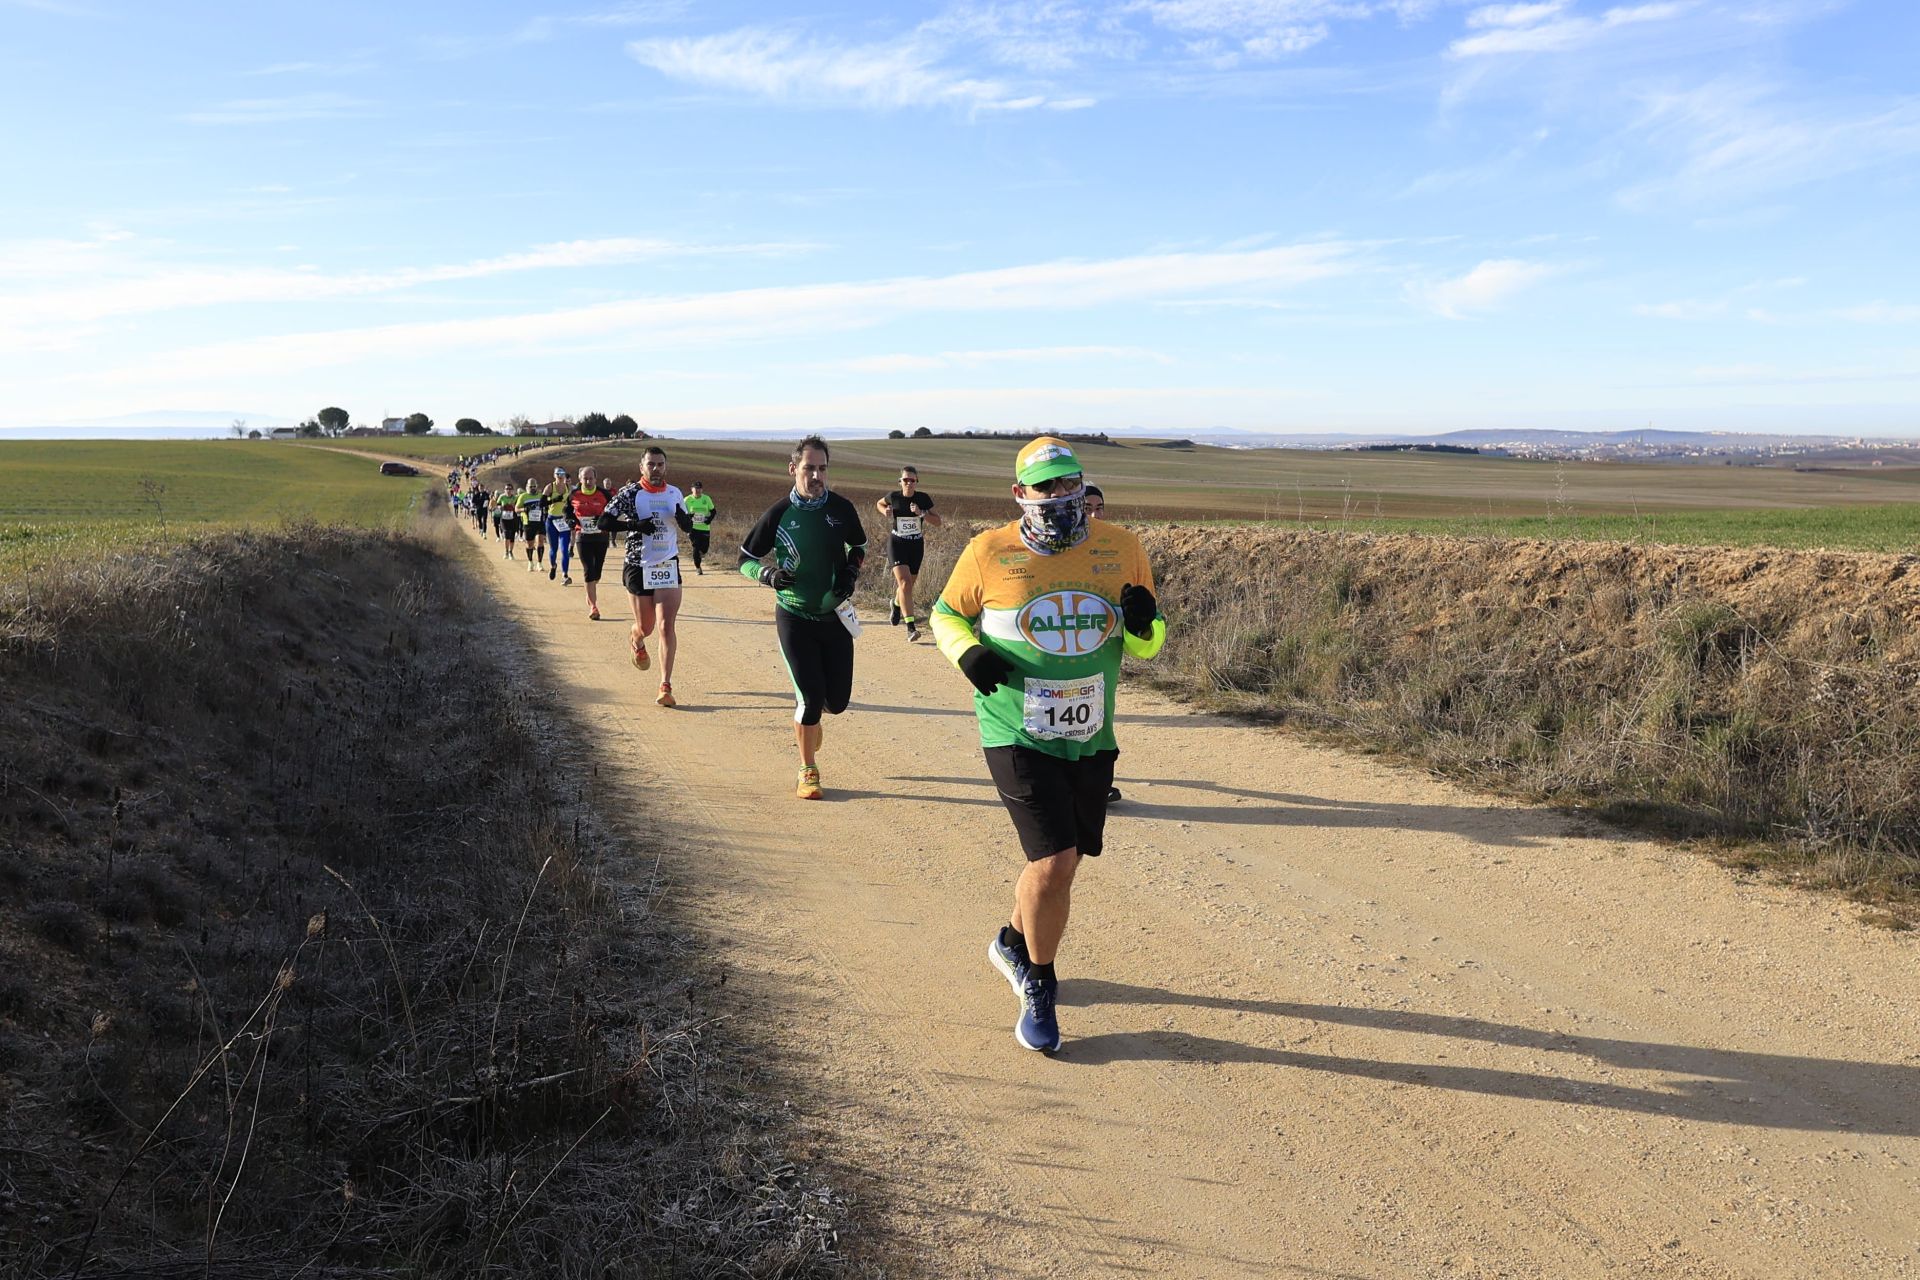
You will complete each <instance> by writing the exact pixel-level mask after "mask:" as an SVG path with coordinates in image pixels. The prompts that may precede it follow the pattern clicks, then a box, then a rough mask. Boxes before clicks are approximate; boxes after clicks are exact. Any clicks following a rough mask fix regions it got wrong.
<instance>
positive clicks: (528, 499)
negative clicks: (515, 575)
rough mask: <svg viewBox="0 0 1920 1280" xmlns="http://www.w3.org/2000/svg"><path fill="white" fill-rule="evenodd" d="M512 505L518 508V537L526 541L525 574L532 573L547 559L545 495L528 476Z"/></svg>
mask: <svg viewBox="0 0 1920 1280" xmlns="http://www.w3.org/2000/svg"><path fill="white" fill-rule="evenodd" d="M514 505H516V506H517V507H519V508H520V535H521V536H522V537H524V538H525V539H526V540H527V572H528V573H532V572H533V571H534V569H535V567H536V562H544V561H545V560H546V558H547V495H546V494H544V493H542V492H540V490H538V489H536V488H534V487H533V477H532V476H528V477H527V483H526V487H525V488H523V489H522V490H521V491H520V493H519V496H517V497H516V498H515V499H514Z"/></svg>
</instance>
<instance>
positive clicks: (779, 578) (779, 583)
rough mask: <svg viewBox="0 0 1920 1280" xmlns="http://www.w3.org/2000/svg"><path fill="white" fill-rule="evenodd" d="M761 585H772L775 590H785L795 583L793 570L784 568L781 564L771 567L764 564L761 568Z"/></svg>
mask: <svg viewBox="0 0 1920 1280" xmlns="http://www.w3.org/2000/svg"><path fill="white" fill-rule="evenodd" d="M760 585H761V586H763V587H772V588H773V589H774V590H775V591H785V590H786V589H787V588H789V587H791V586H792V585H793V570H791V569H782V568H781V567H780V566H779V565H775V566H773V567H772V568H770V569H769V568H766V567H764V566H763V567H762V568H761V570H760Z"/></svg>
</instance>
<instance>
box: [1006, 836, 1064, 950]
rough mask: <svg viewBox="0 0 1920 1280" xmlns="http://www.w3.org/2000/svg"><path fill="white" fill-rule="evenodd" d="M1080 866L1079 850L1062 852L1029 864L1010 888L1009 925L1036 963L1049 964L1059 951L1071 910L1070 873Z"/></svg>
mask: <svg viewBox="0 0 1920 1280" xmlns="http://www.w3.org/2000/svg"><path fill="white" fill-rule="evenodd" d="M1079 866H1080V851H1079V850H1078V849H1062V850H1061V851H1060V852H1059V853H1056V854H1054V855H1053V856H1052V857H1050V858H1037V859H1035V860H1034V861H1032V862H1029V863H1028V864H1027V866H1026V870H1024V871H1022V872H1021V873H1020V881H1019V883H1018V884H1016V885H1014V887H1013V920H1012V921H1011V923H1012V925H1013V927H1014V928H1015V929H1017V930H1019V931H1020V932H1021V933H1022V934H1024V935H1025V936H1026V939H1027V954H1028V955H1029V956H1031V957H1032V958H1033V962H1034V963H1035V964H1052V963H1053V957H1054V953H1055V952H1057V951H1058V950H1059V949H1060V939H1061V938H1062V937H1063V936H1065V934H1066V932H1067V915H1068V913H1069V912H1070V911H1071V910H1072V907H1073V873H1074V872H1075V871H1076V870H1078V869H1079Z"/></svg>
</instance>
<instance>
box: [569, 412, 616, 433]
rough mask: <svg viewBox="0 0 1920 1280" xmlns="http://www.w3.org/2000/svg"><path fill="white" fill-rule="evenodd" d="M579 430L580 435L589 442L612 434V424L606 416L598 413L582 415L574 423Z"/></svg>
mask: <svg viewBox="0 0 1920 1280" xmlns="http://www.w3.org/2000/svg"><path fill="white" fill-rule="evenodd" d="M574 425H575V426H576V427H579V428H580V434H581V435H583V436H585V437H587V438H588V439H590V440H599V439H603V438H605V437H607V436H610V435H612V434H613V423H612V422H611V421H609V420H608V418H607V415H606V414H604V413H600V412H598V411H596V412H593V413H589V414H584V415H582V416H581V417H580V419H579V420H578V421H576V422H575V423H574Z"/></svg>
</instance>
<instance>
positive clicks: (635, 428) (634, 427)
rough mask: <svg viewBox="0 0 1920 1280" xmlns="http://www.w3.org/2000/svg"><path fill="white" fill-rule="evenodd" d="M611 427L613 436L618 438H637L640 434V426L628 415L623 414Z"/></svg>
mask: <svg viewBox="0 0 1920 1280" xmlns="http://www.w3.org/2000/svg"><path fill="white" fill-rule="evenodd" d="M609 425H611V426H612V427H613V434H614V435H616V436H637V435H639V434H640V424H639V423H637V422H635V421H634V420H633V418H632V417H631V416H630V415H628V414H624V413H623V414H621V415H620V416H619V417H617V418H615V419H614V420H613V422H612V423H611V424H609Z"/></svg>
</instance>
